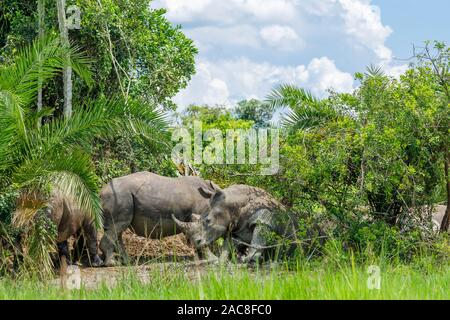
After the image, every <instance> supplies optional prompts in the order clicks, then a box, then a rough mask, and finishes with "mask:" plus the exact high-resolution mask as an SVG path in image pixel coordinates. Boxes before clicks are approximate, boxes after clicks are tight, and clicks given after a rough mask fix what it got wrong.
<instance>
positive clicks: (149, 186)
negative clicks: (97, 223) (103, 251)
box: [101, 172, 209, 238]
mask: <svg viewBox="0 0 450 320" xmlns="http://www.w3.org/2000/svg"><path fill="white" fill-rule="evenodd" d="M199 187H208V184H207V182H206V181H204V180H202V179H200V178H197V177H179V178H169V177H163V176H159V175H157V174H154V173H150V172H139V173H135V174H131V175H128V176H125V177H121V178H117V179H113V180H112V181H111V183H109V184H108V185H107V186H106V187H105V188H104V189H103V191H102V194H101V198H102V202H103V210H104V218H105V222H104V224H105V229H108V228H111V227H112V226H113V224H114V223H115V222H116V223H117V221H118V219H122V220H126V219H129V220H130V226H131V228H132V229H133V231H134V232H135V233H136V234H138V235H140V236H145V237H149V238H161V237H165V236H169V235H173V234H176V233H179V232H180V230H179V229H177V227H176V225H175V223H174V222H173V220H172V218H171V215H172V214H174V215H175V216H176V217H177V218H178V219H180V220H182V221H190V219H191V215H192V213H193V212H199V211H206V210H207V208H208V207H209V201H208V200H207V199H205V198H203V197H202V196H201V195H200V193H199V192H198V188H199ZM199 213H202V212H199Z"/></svg>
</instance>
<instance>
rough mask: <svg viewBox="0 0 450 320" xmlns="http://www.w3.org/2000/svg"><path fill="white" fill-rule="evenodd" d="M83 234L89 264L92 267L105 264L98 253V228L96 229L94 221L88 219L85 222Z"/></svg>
mask: <svg viewBox="0 0 450 320" xmlns="http://www.w3.org/2000/svg"><path fill="white" fill-rule="evenodd" d="M82 235H83V237H84V238H85V239H86V246H87V251H88V259H89V264H90V265H91V266H92V267H100V266H101V265H102V264H103V261H102V259H100V257H99V255H98V248H97V230H96V229H95V226H94V223H93V222H91V221H87V222H85V223H84V225H83V230H82Z"/></svg>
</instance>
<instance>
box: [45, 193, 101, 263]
mask: <svg viewBox="0 0 450 320" xmlns="http://www.w3.org/2000/svg"><path fill="white" fill-rule="evenodd" d="M48 216H49V218H50V219H51V220H52V221H53V223H54V224H55V225H56V227H57V230H58V235H57V239H56V242H57V244H58V249H59V254H60V256H65V257H66V258H67V259H69V252H68V245H67V240H68V239H69V238H70V237H71V236H78V238H79V239H78V244H82V245H83V246H84V242H86V246H87V251H88V254H89V264H90V265H92V266H93V267H99V266H100V265H102V263H103V262H102V260H101V259H100V257H99V256H98V254H97V253H98V252H97V230H96V229H95V226H94V223H93V220H92V219H91V217H89V216H87V215H86V214H85V213H84V212H83V211H82V210H81V209H80V208H79V206H78V205H77V204H76V203H75V201H74V200H73V199H70V198H68V197H66V196H64V195H63V194H62V193H61V192H60V191H59V190H54V191H53V192H52V195H51V200H50V203H49V207H48ZM82 239H83V240H84V241H83V240H82Z"/></svg>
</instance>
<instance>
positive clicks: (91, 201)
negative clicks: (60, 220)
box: [0, 37, 166, 267]
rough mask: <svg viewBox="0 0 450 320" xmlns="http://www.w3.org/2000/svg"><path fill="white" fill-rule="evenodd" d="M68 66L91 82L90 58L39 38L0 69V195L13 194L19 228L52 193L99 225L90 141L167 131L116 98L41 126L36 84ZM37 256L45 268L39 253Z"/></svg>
mask: <svg viewBox="0 0 450 320" xmlns="http://www.w3.org/2000/svg"><path fill="white" fill-rule="evenodd" d="M62 57H65V58H62ZM67 63H70V66H71V67H72V68H73V70H74V71H75V72H77V74H78V75H79V76H80V77H81V78H82V79H86V80H88V81H89V79H90V72H89V69H88V60H87V59H86V58H84V55H83V54H81V53H80V52H78V51H77V50H74V49H71V48H69V47H67V46H66V45H65V44H64V43H62V42H61V40H60V38H59V37H57V38H51V37H44V38H41V39H39V40H37V41H35V42H34V43H33V45H32V46H31V47H27V48H25V49H23V50H21V51H19V52H18V54H17V55H16V56H15V57H14V59H13V62H12V63H9V64H3V65H0V193H3V192H5V191H6V190H8V189H11V188H13V189H16V190H19V196H18V197H19V198H18V206H17V207H16V211H15V216H14V219H15V221H18V222H22V223H19V224H22V225H29V224H30V222H31V221H33V217H34V215H35V214H37V213H38V212H39V210H40V209H41V208H42V207H43V206H45V204H46V201H47V196H48V191H49V189H50V188H58V189H59V190H61V192H62V193H63V194H64V195H67V196H69V197H71V198H73V199H75V200H76V201H77V202H78V205H79V206H80V208H81V209H82V210H83V211H84V212H85V213H86V214H87V215H90V216H91V217H93V218H94V220H95V221H96V223H97V226H100V225H101V210H100V202H99V196H98V191H99V190H98V189H99V183H98V178H97V176H96V174H95V168H94V166H93V163H92V159H91V144H92V141H93V139H94V138H96V137H97V138H99V137H102V138H104V139H114V138H115V137H116V135H122V134H129V131H130V130H132V132H133V133H134V134H139V135H142V136H143V137H146V138H147V139H153V138H155V139H158V138H157V137H161V136H163V135H164V130H165V128H166V124H165V121H164V120H163V114H162V113H161V112H159V111H158V109H156V108H155V107H154V106H151V105H145V107H144V108H143V107H142V102H141V101H131V100H130V101H128V102H127V103H125V102H124V101H123V99H120V98H113V99H105V98H99V99H96V100H94V101H86V102H85V103H84V104H83V105H80V106H77V111H76V112H75V113H74V114H73V115H72V117H71V118H67V117H64V118H53V120H52V121H48V122H45V123H44V124H42V125H41V126H39V125H38V122H37V119H39V118H40V117H42V116H51V115H52V114H53V112H54V109H49V108H45V109H43V110H41V111H40V112H36V111H35V110H34V109H33V104H34V103H35V101H36V97H37V93H38V89H39V83H43V84H45V83H46V82H48V81H51V80H52V79H53V78H54V77H55V76H56V75H57V74H60V73H61V72H62V70H63V68H64V67H65V66H66V65H67ZM130 128H132V129H130ZM160 140H162V139H161V138H160ZM11 214H13V213H11ZM33 230H34V229H33ZM36 235H37V238H35V237H34V238H33V237H32V238H31V241H32V243H34V245H33V246H36V243H41V244H42V245H44V244H45V243H47V241H49V239H48V238H42V239H41V238H40V237H41V235H42V234H41V233H37V234H36ZM47 244H48V243H47ZM38 247H42V246H41V245H38ZM36 252H37V253H39V254H40V258H42V259H43V262H44V265H45V266H47V267H49V266H50V263H49V260H48V256H45V255H42V252H43V250H37V251H36ZM40 262H42V261H40Z"/></svg>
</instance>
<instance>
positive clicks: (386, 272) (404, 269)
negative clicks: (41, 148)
mask: <svg viewBox="0 0 450 320" xmlns="http://www.w3.org/2000/svg"><path fill="white" fill-rule="evenodd" d="M188 274H189V275H188ZM367 278H368V274H367V269H366V268H365V267H361V266H359V267H357V266H355V265H352V264H349V265H345V266H340V267H339V266H338V267H336V266H332V267H327V266H323V265H319V264H307V265H305V264H301V265H298V266H297V267H296V268H295V270H292V268H289V269H286V268H285V267H280V266H279V267H274V268H271V269H270V270H267V269H260V270H248V269H243V268H238V267H231V268H230V267H228V268H225V267H210V268H208V269H207V270H204V271H202V272H198V273H196V272H190V273H187V272H185V270H184V269H179V270H170V271H169V270H165V271H150V274H149V279H150V280H149V282H147V283H143V282H142V281H140V280H138V277H137V276H136V274H135V273H134V271H133V270H132V269H124V272H123V275H122V278H121V280H119V281H118V282H117V283H116V284H115V285H114V286H112V285H107V284H106V283H103V284H101V285H100V287H98V288H97V289H90V290H89V289H86V288H82V289H81V290H72V291H69V290H62V289H60V288H59V287H58V286H55V285H50V284H48V283H42V282H39V281H37V280H31V279H29V280H21V281H19V282H14V281H12V280H6V279H5V280H0V299H164V300H166V299H225V300H233V299H449V298H450V268H449V266H448V265H442V266H436V267H434V268H433V269H432V270H428V271H427V270H423V269H420V268H419V269H418V268H415V267H412V266H402V265H399V266H396V267H393V266H384V267H383V266H381V288H380V290H376V289H375V290H370V289H369V288H368V287H367Z"/></svg>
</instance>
